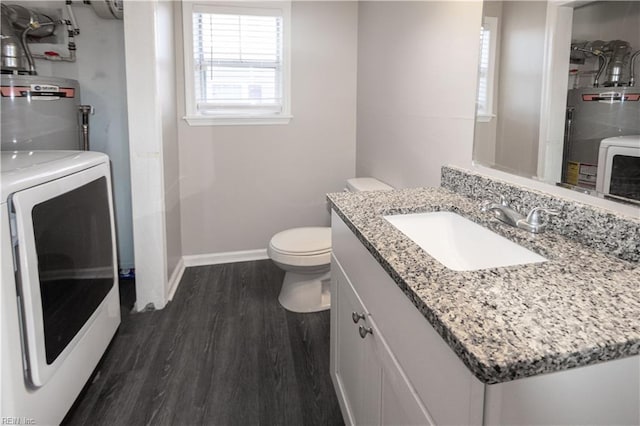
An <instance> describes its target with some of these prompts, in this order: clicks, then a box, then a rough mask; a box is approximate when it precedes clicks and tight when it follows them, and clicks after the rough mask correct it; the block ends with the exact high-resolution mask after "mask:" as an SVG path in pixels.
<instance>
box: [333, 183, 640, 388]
mask: <svg viewBox="0 0 640 426" xmlns="http://www.w3.org/2000/svg"><path fill="white" fill-rule="evenodd" d="M327 198H328V200H329V202H330V204H331V206H332V208H333V209H334V210H335V211H336V212H337V213H338V215H339V216H340V217H341V218H342V219H343V220H344V221H345V223H346V224H347V226H348V227H349V228H350V229H351V230H352V231H353V233H354V234H355V235H356V236H357V237H358V239H359V240H360V241H361V242H362V244H363V245H364V246H365V247H366V248H367V249H368V250H369V252H370V253H371V254H372V255H373V256H374V258H375V259H376V260H377V261H378V262H379V263H380V264H381V266H382V267H383V268H384V269H385V270H386V271H387V273H388V274H389V275H390V276H391V278H393V280H394V281H395V282H396V283H397V285H398V287H400V289H402V290H403V291H404V293H405V294H406V295H407V297H408V298H409V299H410V300H411V301H412V302H413V304H414V305H415V306H416V307H417V308H418V309H419V310H420V312H421V313H422V314H423V315H424V316H425V318H426V319H427V320H428V321H429V322H430V323H431V325H432V326H433V327H434V328H435V330H436V331H437V332H438V333H439V334H440V335H441V336H442V338H443V339H444V340H445V341H446V342H447V344H448V345H449V346H450V347H451V348H452V349H453V350H454V352H455V353H456V354H457V355H458V357H459V358H460V359H461V360H462V361H463V362H464V363H465V364H466V365H467V367H468V368H469V369H470V370H471V371H472V372H473V373H474V374H475V375H476V377H478V379H480V380H481V381H482V382H484V383H487V384H492V383H500V382H505V381H509V380H513V379H518V378H523V377H528V376H533V375H536V374H542V373H548V372H552V371H559V370H565V369H568V368H572V367H577V366H584V365H589V364H594V363H597V362H600V361H607V360H613V359H617V358H622V357H626V356H632V355H637V354H639V353H640V264H638V263H633V262H627V261H624V260H620V259H617V258H614V257H609V256H607V255H605V254H603V253H601V252H598V251H595V250H593V249H590V248H588V247H586V246H584V245H581V244H579V243H576V242H574V241H572V240H568V239H566V238H565V237H562V236H559V235H557V234H552V233H544V234H539V235H533V234H530V233H528V232H525V231H523V230H520V229H516V228H512V227H509V226H507V225H504V224H502V223H500V222H498V221H497V220H496V219H494V218H493V217H492V215H490V214H489V213H483V212H481V211H480V208H479V206H478V205H477V203H474V202H473V201H472V200H471V199H469V198H466V197H464V196H461V195H458V194H455V193H453V192H451V191H449V190H447V189H443V188H423V189H403V190H395V191H390V192H360V193H347V192H345V193H335V194H329V195H328V196H327ZM428 211H454V212H456V213H458V214H461V215H462V216H465V217H467V218H468V219H471V220H473V221H474V222H476V223H480V224H482V225H483V226H485V227H487V228H489V229H491V230H493V231H494V232H496V233H498V234H500V235H502V236H504V237H506V238H508V239H510V240H512V241H515V242H517V243H518V244H520V245H522V246H524V247H527V248H529V249H531V250H533V251H535V252H537V253H539V254H541V255H543V256H545V257H546V258H547V259H549V260H548V261H547V262H544V263H537V264H529V265H518V266H509V267H501V268H492V269H484V270H479V271H464V272H459V271H453V270H450V269H447V268H446V267H444V266H443V265H442V264H440V263H439V262H438V261H436V260H435V259H433V258H432V257H430V256H429V255H428V254H427V253H426V252H424V251H423V250H422V249H421V248H420V247H418V246H417V245H416V244H415V243H414V242H413V241H411V240H410V239H409V238H407V237H406V236H405V235H404V234H402V233H401V232H400V231H398V230H397V229H396V228H395V227H394V226H393V225H391V224H390V223H388V222H387V221H386V220H385V219H384V218H383V217H382V216H383V215H389V214H403V213H417V212H428ZM639 238H640V237H639Z"/></svg>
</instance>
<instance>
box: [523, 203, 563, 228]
mask: <svg viewBox="0 0 640 426" xmlns="http://www.w3.org/2000/svg"><path fill="white" fill-rule="evenodd" d="M540 213H546V214H548V215H551V216H558V215H559V214H560V212H559V211H558V210H555V209H547V208H545V207H534V208H533V209H531V211H530V212H529V214H528V215H527V218H526V219H520V220H519V221H518V222H517V223H516V225H517V226H518V228H520V229H525V230H527V231H529V232H532V233H534V234H539V233H541V232H544V230H545V229H547V222H544V221H543V220H542V218H541V217H540Z"/></svg>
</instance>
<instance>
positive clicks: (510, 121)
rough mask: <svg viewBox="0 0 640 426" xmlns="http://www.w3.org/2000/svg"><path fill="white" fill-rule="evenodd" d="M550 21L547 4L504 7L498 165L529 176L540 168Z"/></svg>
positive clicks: (522, 2) (504, 4)
mask: <svg viewBox="0 0 640 426" xmlns="http://www.w3.org/2000/svg"><path fill="white" fill-rule="evenodd" d="M546 17H547V4H546V2H542V1H518V2H514V1H506V2H503V6H502V24H501V34H500V58H499V62H498V63H497V64H496V66H498V67H499V68H500V77H499V79H498V85H499V86H498V99H497V102H498V109H497V118H496V120H497V135H496V164H498V165H500V167H501V168H502V169H506V170H510V171H511V170H513V171H516V172H517V173H518V174H522V175H526V176H535V175H536V174H537V168H538V140H539V137H540V105H541V104H540V102H541V92H542V72H543V65H544V53H545V51H544V47H545V39H544V37H545V25H546Z"/></svg>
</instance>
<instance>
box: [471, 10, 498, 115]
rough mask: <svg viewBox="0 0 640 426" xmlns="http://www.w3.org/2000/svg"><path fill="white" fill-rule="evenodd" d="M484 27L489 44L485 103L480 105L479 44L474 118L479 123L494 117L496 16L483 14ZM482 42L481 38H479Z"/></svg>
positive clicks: (480, 70)
mask: <svg viewBox="0 0 640 426" xmlns="http://www.w3.org/2000/svg"><path fill="white" fill-rule="evenodd" d="M485 28H486V29H487V30H488V32H489V37H490V38H489V46H488V52H487V53H488V56H489V57H488V64H487V72H486V88H487V93H486V94H485V95H486V104H485V105H480V101H479V98H480V83H479V82H480V79H481V78H482V68H481V66H482V54H483V44H482V43H481V45H480V57H479V60H478V76H479V77H478V93H477V94H476V120H477V121H479V122H481V123H488V122H489V121H491V119H493V118H495V117H496V114H495V113H494V105H493V97H494V91H495V78H496V75H495V68H496V59H497V58H496V56H497V50H498V42H499V40H498V38H499V33H498V18H497V17H494V16H484V17H483V19H482V28H481V30H482V31H484V30H485ZM481 42H482V39H481Z"/></svg>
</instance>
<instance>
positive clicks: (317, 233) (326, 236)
mask: <svg viewBox="0 0 640 426" xmlns="http://www.w3.org/2000/svg"><path fill="white" fill-rule="evenodd" d="M391 189H393V188H392V187H390V186H389V185H387V184H385V183H383V182H380V181H379V180H377V179H374V178H353V179H348V180H347V188H346V190H347V191H352V192H359V191H389V190H391ZM267 253H268V254H269V257H270V258H271V260H273V262H274V263H275V264H276V265H277V266H278V267H279V268H281V269H282V270H284V271H285V272H286V273H285V276H284V281H283V283H282V289H281V290H280V295H279V296H278V301H279V302H280V304H281V305H282V306H283V307H284V308H285V309H287V310H289V311H292V312H299V313H307V312H318V311H323V310H325V309H329V307H330V306H331V293H330V291H329V286H330V275H329V269H330V266H331V228H329V227H305V228H292V229H287V230H286V231H282V232H279V233H277V234H276V235H274V236H273V238H271V241H270V242H269V247H268V249H267Z"/></svg>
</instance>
